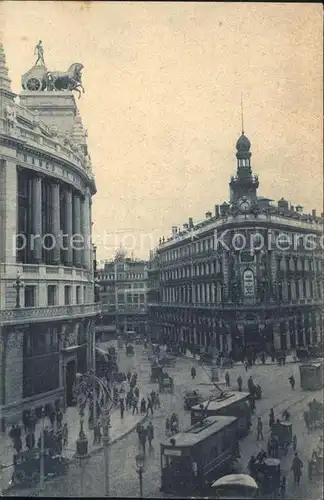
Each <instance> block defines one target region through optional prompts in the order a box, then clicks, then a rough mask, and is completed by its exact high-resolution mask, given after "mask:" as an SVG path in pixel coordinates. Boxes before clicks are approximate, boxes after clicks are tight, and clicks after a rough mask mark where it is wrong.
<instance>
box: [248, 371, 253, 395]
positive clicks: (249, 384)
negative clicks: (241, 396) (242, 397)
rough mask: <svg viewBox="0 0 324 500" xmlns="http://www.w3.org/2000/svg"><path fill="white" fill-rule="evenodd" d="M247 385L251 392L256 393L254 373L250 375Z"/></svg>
mask: <svg viewBox="0 0 324 500" xmlns="http://www.w3.org/2000/svg"><path fill="white" fill-rule="evenodd" d="M247 385H248V389H249V393H250V394H253V393H254V382H253V378H252V375H250V376H249V378H248V381H247Z"/></svg>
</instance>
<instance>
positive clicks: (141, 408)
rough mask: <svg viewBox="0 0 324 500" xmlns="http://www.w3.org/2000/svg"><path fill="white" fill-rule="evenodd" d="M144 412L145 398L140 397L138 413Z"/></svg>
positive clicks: (142, 413)
mask: <svg viewBox="0 0 324 500" xmlns="http://www.w3.org/2000/svg"><path fill="white" fill-rule="evenodd" d="M144 413H146V401H145V398H142V399H141V404H140V414H141V415H144Z"/></svg>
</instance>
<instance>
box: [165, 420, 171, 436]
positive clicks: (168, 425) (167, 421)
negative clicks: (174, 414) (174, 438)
mask: <svg viewBox="0 0 324 500" xmlns="http://www.w3.org/2000/svg"><path fill="white" fill-rule="evenodd" d="M170 430H171V422H170V419H169V417H168V418H167V419H166V421H165V432H166V434H169V432H170Z"/></svg>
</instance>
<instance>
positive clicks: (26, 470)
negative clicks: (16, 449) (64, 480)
mask: <svg viewBox="0 0 324 500" xmlns="http://www.w3.org/2000/svg"><path fill="white" fill-rule="evenodd" d="M68 464H69V461H68V460H67V459H66V458H64V457H62V456H61V455H52V454H51V453H49V451H48V450H45V454H44V475H45V477H48V476H60V475H63V474H66V473H67V470H68ZM39 480H40V449H39V448H34V449H33V450H30V451H23V452H21V453H17V454H16V455H14V471H13V474H12V479H11V482H10V484H11V486H23V485H32V484H37V483H38V482H39Z"/></svg>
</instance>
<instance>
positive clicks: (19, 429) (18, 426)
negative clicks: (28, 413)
mask: <svg viewBox="0 0 324 500" xmlns="http://www.w3.org/2000/svg"><path fill="white" fill-rule="evenodd" d="M16 434H17V436H18V437H19V438H21V427H20V425H18V424H16Z"/></svg>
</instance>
